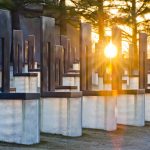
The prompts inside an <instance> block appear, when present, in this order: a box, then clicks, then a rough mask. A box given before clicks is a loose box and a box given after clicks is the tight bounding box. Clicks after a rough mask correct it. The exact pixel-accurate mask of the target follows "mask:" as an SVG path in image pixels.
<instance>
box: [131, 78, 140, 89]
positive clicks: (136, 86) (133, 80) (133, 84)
mask: <svg viewBox="0 0 150 150" xmlns="http://www.w3.org/2000/svg"><path fill="white" fill-rule="evenodd" d="M129 89H135V90H137V89H139V77H130V78H129Z"/></svg>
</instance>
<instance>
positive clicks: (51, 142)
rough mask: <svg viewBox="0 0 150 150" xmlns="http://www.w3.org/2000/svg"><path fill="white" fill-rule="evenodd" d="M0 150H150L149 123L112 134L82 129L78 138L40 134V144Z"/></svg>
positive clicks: (0, 149) (2, 146)
mask: <svg viewBox="0 0 150 150" xmlns="http://www.w3.org/2000/svg"><path fill="white" fill-rule="evenodd" d="M0 150H150V123H146V126H145V127H132V126H122V125H119V126H118V129H117V131H114V132H106V131H102V130H91V129H84V130H83V136H82V137H78V138H68V137H64V136H60V135H51V134H41V143H40V144H36V145H32V146H24V145H17V144H8V143H2V142H1V143H0Z"/></svg>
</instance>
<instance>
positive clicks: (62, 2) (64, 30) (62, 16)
mask: <svg viewBox="0 0 150 150" xmlns="http://www.w3.org/2000/svg"><path fill="white" fill-rule="evenodd" d="M65 2H66V0H60V3H59V5H60V7H61V9H62V11H61V14H60V34H61V35H66V34H67V25H66V19H65V16H66V11H65V9H64V7H65Z"/></svg>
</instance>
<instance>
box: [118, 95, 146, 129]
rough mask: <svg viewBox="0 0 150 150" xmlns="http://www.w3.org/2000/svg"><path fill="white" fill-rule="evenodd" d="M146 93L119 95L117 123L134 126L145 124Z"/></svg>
mask: <svg viewBox="0 0 150 150" xmlns="http://www.w3.org/2000/svg"><path fill="white" fill-rule="evenodd" d="M144 103H145V98H144V94H136V95H134V94H130V95H129V94H122V95H118V97H117V123H118V124H124V125H133V126H144V124H145V109H144V108H145V104H144Z"/></svg>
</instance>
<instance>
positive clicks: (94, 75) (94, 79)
mask: <svg viewBox="0 0 150 150" xmlns="http://www.w3.org/2000/svg"><path fill="white" fill-rule="evenodd" d="M92 85H96V86H98V73H95V72H93V73H92Z"/></svg>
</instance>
